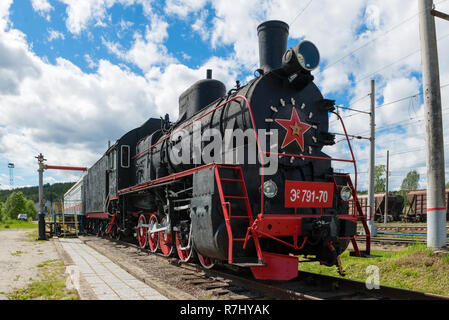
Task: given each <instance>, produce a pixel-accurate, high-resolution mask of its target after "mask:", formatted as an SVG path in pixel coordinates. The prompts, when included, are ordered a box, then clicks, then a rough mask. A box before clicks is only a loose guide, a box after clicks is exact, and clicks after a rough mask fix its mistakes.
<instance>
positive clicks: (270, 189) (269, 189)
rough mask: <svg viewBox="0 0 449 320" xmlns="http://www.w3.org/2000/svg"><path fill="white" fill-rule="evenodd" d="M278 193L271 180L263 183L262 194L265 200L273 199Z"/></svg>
mask: <svg viewBox="0 0 449 320" xmlns="http://www.w3.org/2000/svg"><path fill="white" fill-rule="evenodd" d="M277 193H278V187H277V185H276V183H274V182H273V180H268V181H265V182H264V184H263V194H264V195H265V197H267V198H270V199H271V198H274V197H275V196H276V195H277Z"/></svg>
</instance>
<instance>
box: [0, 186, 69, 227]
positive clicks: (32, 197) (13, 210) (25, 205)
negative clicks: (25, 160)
mask: <svg viewBox="0 0 449 320" xmlns="http://www.w3.org/2000/svg"><path fill="white" fill-rule="evenodd" d="M74 184H75V183H74V182H65V183H54V184H52V185H50V184H49V183H47V184H45V185H44V201H46V200H48V201H50V202H54V201H58V200H61V199H62V198H63V196H64V194H65V193H66V192H67V191H68V190H69V189H70V188H71V187H72V186H73V185H74ZM38 201H39V187H37V186H36V187H23V188H17V189H14V190H0V221H6V220H11V219H17V216H18V215H19V214H20V213H26V214H27V215H28V218H32V219H36V218H37V213H38V212H37V209H36V206H35V205H34V204H35V203H36V202H38Z"/></svg>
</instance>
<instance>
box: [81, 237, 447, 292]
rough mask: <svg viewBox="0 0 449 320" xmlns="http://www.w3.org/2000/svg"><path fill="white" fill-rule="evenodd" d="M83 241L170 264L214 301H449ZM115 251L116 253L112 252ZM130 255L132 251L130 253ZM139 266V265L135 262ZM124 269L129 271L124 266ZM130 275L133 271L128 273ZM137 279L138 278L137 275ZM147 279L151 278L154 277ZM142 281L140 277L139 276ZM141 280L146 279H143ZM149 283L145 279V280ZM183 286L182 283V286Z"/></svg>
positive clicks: (120, 244)
mask: <svg viewBox="0 0 449 320" xmlns="http://www.w3.org/2000/svg"><path fill="white" fill-rule="evenodd" d="M83 238H88V239H92V238H96V240H90V241H85V242H86V244H87V245H89V246H91V247H92V248H94V249H96V250H98V251H100V252H101V253H102V254H104V255H106V256H108V257H109V258H111V256H112V255H113V251H114V250H118V251H120V250H122V251H123V250H124V248H128V249H129V248H133V249H134V250H133V253H132V254H133V255H134V257H132V256H130V258H129V259H127V260H129V261H131V260H133V259H134V260H133V261H136V260H137V261H140V262H141V263H142V264H147V263H149V260H150V259H152V262H153V263H162V264H161V266H163V265H164V264H165V266H167V262H168V263H169V264H170V265H171V266H173V267H174V269H171V270H170V271H169V272H170V274H171V277H177V278H178V279H180V281H179V282H182V287H183V289H184V290H185V289H186V288H187V289H188V290H189V291H192V292H201V294H200V296H201V295H204V296H207V297H209V298H211V299H220V300H236V299H238V300H260V299H275V300H363V299H376V300H397V299H401V300H449V297H443V296H439V295H433V294H427V293H422V292H417V291H411V290H404V289H398V288H392V287H387V286H380V287H379V288H378V289H373V290H369V289H367V286H366V284H365V283H364V282H360V281H354V280H348V279H344V278H339V277H331V276H323V275H318V274H313V273H308V272H299V276H298V278H296V279H293V280H291V281H285V282H276V281H261V280H255V279H253V278H252V275H251V273H250V271H249V270H248V269H242V268H238V267H233V266H232V267H229V266H228V267H225V266H220V265H217V266H216V267H215V268H213V269H204V268H202V267H201V266H199V265H198V264H195V263H181V262H180V260H178V259H177V258H167V257H165V256H163V255H161V254H153V253H150V252H149V251H148V250H143V249H141V248H140V247H139V246H137V245H136V244H134V243H132V242H124V241H121V240H112V239H107V238H97V237H94V236H88V237H83ZM99 241H100V242H101V243H102V246H103V247H104V248H103V249H102V250H99V246H98V245H97V246H95V243H98V242H99ZM111 249H112V250H111ZM126 254H127V255H129V254H130V251H129V250H127V251H126ZM155 259H156V260H155ZM133 263H135V262H133ZM121 266H122V267H125V266H124V265H123V263H122V265H121ZM125 269H127V268H126V267H125ZM128 271H129V270H128ZM135 276H137V275H135ZM146 276H148V277H151V276H152V275H151V274H147V275H146ZM138 277H139V276H138ZM140 277H142V276H141V275H140ZM141 280H145V279H141ZM178 285H181V283H178ZM198 299H200V297H198Z"/></svg>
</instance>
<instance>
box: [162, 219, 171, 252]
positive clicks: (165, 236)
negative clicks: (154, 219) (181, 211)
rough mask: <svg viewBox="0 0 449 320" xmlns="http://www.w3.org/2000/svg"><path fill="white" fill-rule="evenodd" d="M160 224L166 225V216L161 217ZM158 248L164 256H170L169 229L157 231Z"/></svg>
mask: <svg viewBox="0 0 449 320" xmlns="http://www.w3.org/2000/svg"><path fill="white" fill-rule="evenodd" d="M161 225H163V226H164V225H167V216H165V217H164V218H163V219H162V221H161ZM159 248H161V251H162V254H163V255H164V256H166V257H168V256H170V255H171V254H172V253H173V246H172V245H171V232H170V230H166V231H160V232H159Z"/></svg>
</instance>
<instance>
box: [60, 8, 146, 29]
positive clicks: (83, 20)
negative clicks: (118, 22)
mask: <svg viewBox="0 0 449 320" xmlns="http://www.w3.org/2000/svg"><path fill="white" fill-rule="evenodd" d="M59 1H60V2H62V3H64V4H66V5H67V9H66V12H67V20H66V25H67V29H68V30H69V31H70V32H71V33H73V34H76V35H79V34H80V33H81V32H82V31H83V30H85V29H87V27H88V26H89V25H90V24H94V25H97V26H105V25H106V23H105V21H104V19H109V15H107V10H108V9H109V8H111V7H112V6H113V5H114V4H116V3H118V4H121V5H123V6H130V5H133V4H135V3H140V4H142V6H143V8H144V12H147V13H148V12H149V11H150V5H151V0H59Z"/></svg>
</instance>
